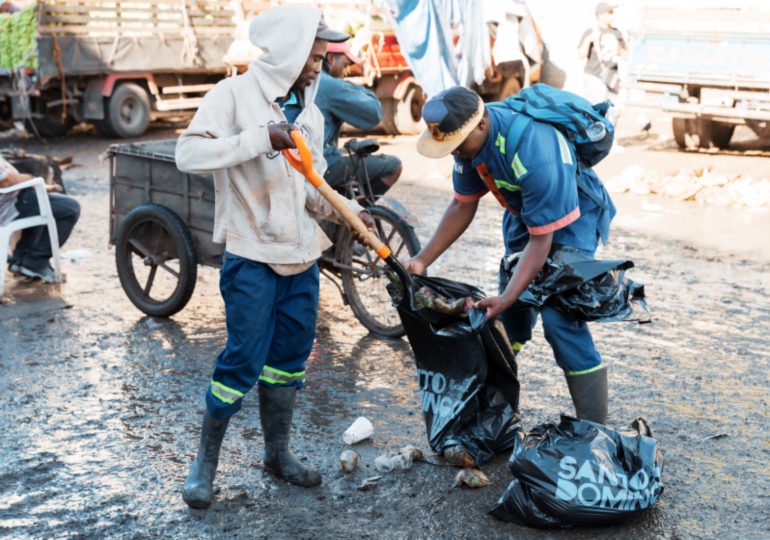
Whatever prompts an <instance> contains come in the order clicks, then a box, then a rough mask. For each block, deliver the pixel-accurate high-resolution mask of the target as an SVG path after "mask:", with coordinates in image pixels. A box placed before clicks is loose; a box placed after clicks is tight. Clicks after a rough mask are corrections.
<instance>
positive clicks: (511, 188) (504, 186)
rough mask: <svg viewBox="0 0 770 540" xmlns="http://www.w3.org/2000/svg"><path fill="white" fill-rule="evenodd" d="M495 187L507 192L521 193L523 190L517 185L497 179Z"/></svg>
mask: <svg viewBox="0 0 770 540" xmlns="http://www.w3.org/2000/svg"><path fill="white" fill-rule="evenodd" d="M495 185H496V186H497V187H499V188H500V189H505V190H507V191H521V188H520V187H519V186H517V185H516V184H511V183H510V182H506V181H505V180H498V179H497V178H495Z"/></svg>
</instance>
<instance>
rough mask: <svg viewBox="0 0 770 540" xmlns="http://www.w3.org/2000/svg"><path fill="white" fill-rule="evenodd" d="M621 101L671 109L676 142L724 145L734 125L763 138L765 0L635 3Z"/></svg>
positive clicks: (767, 132)
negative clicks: (625, 85) (625, 86)
mask: <svg viewBox="0 0 770 540" xmlns="http://www.w3.org/2000/svg"><path fill="white" fill-rule="evenodd" d="M637 8H638V10H639V11H638V13H637V14H636V16H635V17H633V20H635V21H636V24H635V26H634V27H632V28H631V29H630V33H629V34H630V36H629V37H630V40H629V43H630V47H629V60H628V78H629V101H628V104H629V105H632V106H639V107H648V108H654V109H658V110H661V111H665V112H667V113H671V115H672V128H673V135H674V140H675V141H676V143H677V145H678V146H679V147H681V148H687V149H697V148H712V147H715V148H725V147H727V146H728V144H729V143H730V139H731V137H732V135H733V131H734V130H735V127H736V126H737V125H747V126H748V127H750V128H751V129H752V130H753V131H754V132H755V133H756V134H757V136H758V137H759V138H760V139H770V33H768V31H767V29H768V28H770V3H767V2H765V1H762V0H747V1H743V2H724V1H698V2H693V1H691V0H683V1H682V2H677V3H674V4H672V3H670V2H658V1H655V2H651V1H644V2H640V3H638V4H637Z"/></svg>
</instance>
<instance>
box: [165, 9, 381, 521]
mask: <svg viewBox="0 0 770 540" xmlns="http://www.w3.org/2000/svg"><path fill="white" fill-rule="evenodd" d="M249 37H250V39H251V41H252V43H254V45H256V46H257V47H258V48H259V49H260V50H261V51H263V52H262V54H261V55H260V56H258V57H257V58H255V59H254V60H253V61H252V63H251V65H250V66H249V69H248V71H247V72H246V73H244V74H242V75H238V76H236V77H230V78H227V79H224V80H222V81H220V82H219V83H218V84H217V85H216V86H215V87H214V88H213V89H212V90H211V91H210V92H209V93H208V94H207V95H206V97H205V98H204V100H203V103H202V104H201V106H200V108H199V109H198V112H197V113H196V115H195V117H194V118H193V120H192V122H191V123H190V126H189V127H188V128H187V130H186V131H185V132H184V133H183V134H182V135H181V137H180V138H179V142H178V143H177V148H176V162H177V166H178V167H179V169H180V170H182V171H185V172H195V173H213V175H214V182H215V188H216V201H215V216H214V241H215V242H223V243H225V255H224V261H223V265H222V270H221V274H220V285H219V286H220V291H221V293H222V297H223V298H224V302H225V316H226V322H227V343H226V345H225V348H224V350H223V351H222V352H221V353H220V354H219V355H218V356H217V359H216V365H215V368H214V373H213V375H212V377H211V383H210V385H209V387H208V389H207V391H206V413H205V416H204V419H203V427H202V430H201V439H200V446H199V448H198V455H197V457H196V459H195V461H194V462H193V464H192V467H191V469H190V473H189V475H188V477H187V480H186V481H185V484H184V488H183V491H182V497H183V499H184V501H185V502H186V503H187V504H188V505H190V506H191V507H194V508H205V507H207V506H208V505H209V504H210V503H211V499H212V494H213V481H214V476H215V474H216V468H217V462H218V458H219V450H220V446H221V444H222V439H223V438H224V435H225V430H226V428H227V425H228V422H229V419H230V417H231V416H232V415H233V414H235V413H236V412H238V410H239V409H240V408H241V404H242V402H243V398H244V397H245V395H246V393H247V392H248V391H249V390H251V388H252V387H253V386H254V385H255V384H258V385H259V408H260V420H261V423H262V431H263V435H264V440H265V460H264V464H265V469H266V470H268V471H269V472H272V473H273V474H276V475H278V476H280V477H282V478H284V479H285V480H287V481H289V482H291V483H293V484H296V485H300V486H305V487H310V486H315V485H317V484H319V483H320V482H321V475H320V473H319V472H318V471H317V470H315V469H314V468H312V467H310V466H307V465H304V464H303V463H302V462H300V460H298V459H297V458H296V457H295V456H294V454H292V453H291V451H290V450H289V434H290V430H291V421H292V412H293V410H294V403H295V398H296V392H297V390H298V389H299V388H302V387H303V386H304V384H305V362H306V361H307V358H308V356H309V355H310V350H311V347H312V345H313V340H314V338H315V324H316V319H317V315H318V285H319V271H318V265H317V264H316V260H317V259H318V258H319V257H320V256H321V252H322V251H323V250H324V249H326V248H327V247H328V246H329V245H330V242H329V240H328V239H327V238H326V237H325V236H324V235H323V233H322V232H321V230H320V229H319V226H318V223H317V222H316V221H315V219H313V218H314V217H319V218H323V219H332V220H336V215H335V213H334V210H333V209H332V207H331V205H330V204H329V203H328V202H326V201H325V200H324V199H323V198H322V197H321V195H320V194H319V193H318V192H317V191H316V190H315V189H314V188H313V187H312V186H311V185H310V184H309V183H308V182H306V181H305V179H304V178H303V176H302V175H300V174H299V173H296V172H294V171H293V169H291V168H290V167H289V165H288V164H287V163H286V160H285V159H284V157H283V156H282V155H281V150H282V149H286V148H293V147H295V145H294V142H293V141H292V140H291V138H290V135H289V133H290V131H291V130H294V129H299V130H300V131H301V132H302V133H303V134H304V136H305V138H306V139H308V141H309V143H310V147H311V149H312V150H313V158H314V162H315V163H316V164H317V169H318V170H319V172H323V171H324V168H325V162H324V160H323V157H322V153H321V148H322V141H323V116H322V115H321V112H320V111H319V110H318V108H317V107H316V106H315V105H314V99H315V94H316V91H317V89H318V76H319V75H320V71H321V62H322V61H323V58H324V55H325V54H326V47H327V44H328V43H329V42H330V41H331V42H338V41H344V40H346V39H348V38H349V36H348V35H347V34H343V33H340V32H335V31H333V30H330V29H329V28H328V27H327V26H326V25H325V24H324V23H323V21H322V19H321V11H320V10H318V9H315V8H310V7H301V6H294V5H282V6H277V7H275V8H272V9H270V10H269V11H266V12H264V13H262V14H260V15H259V16H257V17H256V18H255V19H254V20H253V21H252V23H251V27H250V31H249ZM348 203H349V206H350V207H351V209H353V210H354V211H356V212H362V211H363V209H362V208H361V206H360V205H359V204H358V203H356V202H355V201H348ZM362 218H364V219H365V221H367V220H368V223H369V224H371V219H370V218H368V217H367V215H366V214H362Z"/></svg>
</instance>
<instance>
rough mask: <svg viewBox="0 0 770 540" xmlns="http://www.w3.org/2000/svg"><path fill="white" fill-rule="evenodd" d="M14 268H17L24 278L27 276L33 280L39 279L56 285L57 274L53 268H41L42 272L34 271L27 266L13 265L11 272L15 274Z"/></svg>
mask: <svg viewBox="0 0 770 540" xmlns="http://www.w3.org/2000/svg"><path fill="white" fill-rule="evenodd" d="M14 266H15V267H16V268H17V270H18V273H19V274H21V275H22V276H26V277H28V278H32V279H39V280H41V281H43V282H45V283H54V282H55V281H56V273H55V272H54V270H53V268H51V267H50V266H46V267H45V268H41V269H40V270H32V269H31V268H27V267H26V266H21V265H12V267H11V272H13V267H14Z"/></svg>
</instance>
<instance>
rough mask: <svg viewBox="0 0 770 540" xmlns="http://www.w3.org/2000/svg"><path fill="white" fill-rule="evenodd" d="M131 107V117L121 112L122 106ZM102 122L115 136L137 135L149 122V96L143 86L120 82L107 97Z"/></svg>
mask: <svg viewBox="0 0 770 540" xmlns="http://www.w3.org/2000/svg"><path fill="white" fill-rule="evenodd" d="M127 106H128V107H133V110H132V112H131V118H130V119H126V117H125V116H124V115H123V114H122V112H123V109H124V107H127ZM104 122H105V123H106V124H107V127H108V130H109V132H110V133H114V136H115V137H120V138H123V139H128V138H131V137H138V136H140V135H141V134H143V133H144V132H145V131H146V130H147V126H148V124H149V123H150V98H149V97H148V95H147V92H146V91H145V89H144V88H142V87H141V86H139V85H138V84H136V83H130V82H126V83H123V84H120V85H119V86H118V87H116V88H115V90H114V91H113V92H112V95H111V96H110V97H109V98H107V107H106V110H105V119H104Z"/></svg>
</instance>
